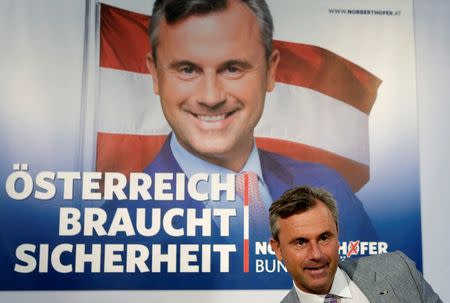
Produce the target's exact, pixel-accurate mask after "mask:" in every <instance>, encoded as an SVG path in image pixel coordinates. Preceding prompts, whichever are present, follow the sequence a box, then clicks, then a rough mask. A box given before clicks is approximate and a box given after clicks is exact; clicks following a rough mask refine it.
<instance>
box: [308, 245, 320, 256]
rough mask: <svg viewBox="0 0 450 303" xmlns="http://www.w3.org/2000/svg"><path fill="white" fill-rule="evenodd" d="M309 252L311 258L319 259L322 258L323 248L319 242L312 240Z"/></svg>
mask: <svg viewBox="0 0 450 303" xmlns="http://www.w3.org/2000/svg"><path fill="white" fill-rule="evenodd" d="M308 253H309V258H310V259H314V260H317V259H320V258H322V250H321V248H320V245H319V243H315V242H311V243H310V245H309V250H308Z"/></svg>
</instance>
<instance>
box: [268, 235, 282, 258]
mask: <svg viewBox="0 0 450 303" xmlns="http://www.w3.org/2000/svg"><path fill="white" fill-rule="evenodd" d="M270 247H272V250H273V251H274V252H275V255H276V256H277V259H278V260H280V261H282V260H283V256H282V255H281V249H280V243H278V241H276V240H274V239H273V238H272V239H270Z"/></svg>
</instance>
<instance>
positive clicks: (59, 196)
mask: <svg viewBox="0 0 450 303" xmlns="http://www.w3.org/2000/svg"><path fill="white" fill-rule="evenodd" d="M105 2H106V1H105ZM150 2H151V1H150ZM268 4H269V9H270V11H271V14H272V16H273V23H274V36H273V39H274V41H273V49H276V50H277V51H278V52H279V55H280V61H279V64H278V67H277V70H276V74H275V84H274V88H273V90H271V91H270V92H267V94H266V95H265V97H264V96H263V97H262V98H260V99H259V102H260V104H259V106H255V105H254V104H253V103H247V105H246V106H253V107H254V108H255V110H263V111H262V116H261V117H256V118H255V117H254V116H253V115H252V113H251V112H250V113H249V115H250V117H251V118H252V119H253V120H254V121H253V122H254V124H255V128H254V132H253V134H254V140H253V141H252V142H254V143H255V145H253V147H252V149H251V153H249V154H248V155H246V156H245V157H244V165H241V166H240V167H239V169H237V170H233V169H230V168H229V167H221V166H220V165H218V164H217V163H210V162H209V161H207V160H205V159H208V157H204V156H202V155H200V157H197V154H196V153H195V152H194V153H192V152H190V150H189V149H186V148H185V145H183V144H180V142H179V141H181V138H182V136H183V133H188V134H185V135H186V136H188V135H189V130H190V127H191V126H190V125H189V123H190V122H189V121H190V120H189V119H188V120H181V121H182V123H179V120H177V119H173V117H172V116H171V114H172V112H171V110H173V111H175V112H176V111H177V109H173V108H169V107H166V108H165V110H164V106H166V103H165V102H167V100H164V96H163V94H161V93H160V92H161V90H158V89H156V90H155V87H154V85H155V82H154V80H153V78H152V77H154V76H155V75H154V74H153V75H152V74H151V72H150V71H149V69H148V67H147V64H146V58H148V57H147V54H148V53H149V52H150V53H151V49H150V45H151V44H150V41H149V38H148V34H147V27H148V25H149V22H151V19H152V16H151V7H152V5H153V3H151V4H149V2H148V1H141V2H132V3H130V4H129V5H128V4H127V2H124V1H107V2H106V3H94V2H92V3H89V4H88V6H87V7H86V13H85V16H84V17H85V20H84V21H85V27H84V28H80V31H82V33H83V35H84V40H82V41H80V43H83V48H84V52H83V66H80V79H81V81H82V89H81V93H80V103H79V104H77V106H79V108H80V111H79V114H78V115H74V116H65V117H60V116H58V112H55V108H54V107H53V106H52V103H51V102H46V100H45V98H44V99H40V100H39V102H40V103H37V104H34V106H35V108H34V107H33V108H30V109H29V111H31V112H35V114H36V115H37V116H39V119H42V121H46V123H49V124H52V125H53V126H54V129H55V131H54V132H52V133H50V134H49V133H47V134H41V133H39V132H38V130H37V129H36V130H34V129H33V128H32V127H30V124H29V123H27V119H28V118H27V117H26V116H15V115H4V117H3V115H2V120H1V122H0V123H2V127H1V133H2V136H1V140H2V142H3V143H2V145H3V146H4V148H3V150H2V153H1V154H2V157H1V160H0V161H1V163H2V164H1V167H2V171H1V175H0V178H1V179H0V180H1V185H2V186H1V189H0V194H1V198H0V216H1V220H0V224H1V225H2V228H1V230H2V233H1V235H2V237H1V240H2V241H1V249H0V264H2V266H1V267H0V280H1V282H2V283H1V285H2V286H1V289H2V290H115V289H121V290H262V289H264V290H266V289H289V288H290V287H291V286H292V281H291V278H290V276H289V274H288V273H287V272H286V268H285V267H284V265H283V263H282V262H280V261H278V260H277V259H276V257H275V256H274V253H273V251H272V250H271V248H270V245H269V239H270V230H269V225H268V208H269V207H270V203H271V201H273V200H275V199H277V198H278V197H279V196H280V195H281V194H282V193H283V192H284V191H285V190H287V189H289V188H291V187H294V186H301V185H311V186H315V187H324V188H325V189H327V190H329V191H331V192H332V193H333V195H334V196H335V198H336V200H337V204H338V208H339V213H340V221H339V225H340V226H339V227H340V244H341V247H340V251H339V252H340V255H341V258H342V259H344V258H351V257H358V256H362V255H372V254H379V253H385V252H388V251H394V250H397V249H400V250H402V251H403V252H405V253H406V254H407V255H408V256H409V257H411V258H412V259H413V260H415V262H416V263H417V265H418V267H419V268H421V264H422V261H421V260H422V256H421V229H420V192H419V163H418V141H417V102H416V89H415V59H414V32H413V14H412V3H411V1H395V2H392V1H389V2H388V1H383V2H377V3H376V4H373V3H369V2H368V1H366V2H360V1H358V2H347V3H346V4H345V5H343V4H342V3H341V2H338V1H325V2H320V3H316V2H314V3H313V2H312V1H294V0H292V1H283V2H276V1H269V2H268ZM198 17H199V18H200V17H201V16H198ZM29 26H31V25H29ZM220 37H221V33H217V37H216V38H215V39H218V40H217V42H218V43H221V41H222V40H221V39H220ZM61 39H63V35H62V36H61ZM160 39H164V37H160ZM30 43H31V42H30ZM214 43H216V42H214ZM195 46H196V44H195V43H194V44H192V45H191V44H190V42H189V41H188V42H186V43H185V44H184V45H178V46H177V47H178V49H180V50H181V49H188V48H189V47H194V48H195ZM54 47H56V48H57V47H60V46H59V45H55V46H54ZM196 55H197V57H198V58H200V59H202V58H203V57H205V58H207V57H208V56H211V53H208V52H206V53H202V51H199V52H197V53H196ZM200 59H199V60H200ZM32 80H33V79H31V81H32ZM236 81H238V80H236ZM176 89H177V88H176V87H172V88H171V90H172V91H176ZM23 93H24V94H25V92H23ZM251 93H254V92H251ZM224 100H225V101H224V104H227V100H228V99H227V98H224ZM255 102H256V101H255ZM237 103H239V102H237ZM237 103H236V101H235V104H237ZM3 104H5V108H4V110H3V112H4V113H5V112H11V109H10V108H8V109H7V108H6V104H9V103H8V102H7V103H2V105H3ZM249 104H250V105H249ZM244 105H245V104H244ZM244 105H242V107H245V106H244ZM14 106H17V107H20V106H21V105H20V104H17V105H14ZM225 108H226V110H224V111H223V112H219V111H217V112H214V111H212V112H211V113H210V114H203V113H194V110H191V113H190V114H191V116H195V118H196V119H198V120H202V121H203V122H204V123H218V124H219V123H221V122H220V121H221V120H226V119H229V120H230V121H233V120H232V117H233V115H236V112H238V109H239V108H240V107H235V108H233V106H232V105H230V107H225ZM19 118H20V119H19ZM18 121H19V122H20V121H22V122H21V123H18ZM203 122H202V123H203ZM183 123H186V124H183ZM169 124H170V125H172V127H171V126H169ZM180 124H181V125H180ZM244 124H245V123H244ZM11 127H14V128H21V127H23V128H24V129H25V128H26V132H21V133H23V134H24V135H22V137H21V138H20V140H18V139H17V138H13V137H12V136H13V135H14V134H15V133H16V132H15V131H14V129H13V130H12V131H8V129H10V128H11ZM67 129H70V130H73V131H74V133H76V134H77V136H78V137H77V140H78V141H77V142H78V145H77V147H76V150H74V151H72V153H61V154H58V157H54V158H49V157H47V156H46V155H47V152H49V151H52V150H51V148H54V149H56V148H57V147H55V146H54V145H52V144H54V142H58V144H61V145H64V144H65V142H68V140H73V138H67V136H66V135H65V134H66V133H65V131H67ZM186 130H187V131H186ZM177 132H179V133H177ZM238 133H239V132H238ZM48 137H50V138H51V139H47V141H46V140H45V138H48ZM39 138H43V139H42V140H40V139H39ZM177 138H178V141H177ZM207 139H209V138H207V137H205V138H202V137H196V140H197V141H195V142H192V144H193V145H194V146H195V144H200V145H202V144H204V145H207V143H208V142H207ZM203 140H204V142H203ZM42 146H45V147H46V148H42ZM213 147H214V148H217V149H218V150H220V148H221V147H222V146H221V145H220V144H218V146H213ZM211 148H212V147H211ZM18 149H19V150H20V149H29V150H33V151H35V152H34V153H33V156H32V157H30V158H22V157H20V156H18V154H19V155H20V153H17V152H16V150H18ZM194 150H195V148H194ZM255 178H256V179H255ZM252 180H256V184H257V185H255V186H256V187H252V186H253V185H252ZM255 188H256V189H255ZM255 192H258V193H257V194H255ZM255 195H256V196H259V199H253V196H255ZM256 200H260V201H259V202H262V204H261V205H259V206H258V204H257V202H255V201H256Z"/></svg>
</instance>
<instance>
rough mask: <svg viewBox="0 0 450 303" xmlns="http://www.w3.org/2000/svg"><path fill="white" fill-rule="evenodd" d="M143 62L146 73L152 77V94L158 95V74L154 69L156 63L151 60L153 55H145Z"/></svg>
mask: <svg viewBox="0 0 450 303" xmlns="http://www.w3.org/2000/svg"><path fill="white" fill-rule="evenodd" d="M145 59H146V60H145V62H146V64H147V68H148V71H149V72H150V74H151V75H152V81H153V92H154V93H155V94H156V95H159V85H158V72H157V69H156V61H155V60H154V59H153V55H152V53H151V52H149V53H147V55H146V56H145Z"/></svg>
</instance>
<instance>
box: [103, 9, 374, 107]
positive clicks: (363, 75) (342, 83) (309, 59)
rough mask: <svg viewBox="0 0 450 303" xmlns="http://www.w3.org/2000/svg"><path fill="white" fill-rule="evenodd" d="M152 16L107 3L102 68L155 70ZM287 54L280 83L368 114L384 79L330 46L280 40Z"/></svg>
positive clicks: (276, 43)
mask: <svg viewBox="0 0 450 303" xmlns="http://www.w3.org/2000/svg"><path fill="white" fill-rule="evenodd" d="M149 22H150V17H149V16H146V15H143V14H138V13H134V12H130V11H127V10H123V9H119V8H115V7H112V6H109V5H106V4H102V5H101V23H100V24H101V25H100V41H101V45H100V66H101V67H107V68H114V69H119V70H126V71H131V72H137V73H149V72H148V70H147V68H146V65H145V55H146V54H147V53H148V52H149V51H150V45H149V39H148V36H147V26H148V23H149ZM274 47H275V48H277V49H279V51H280V53H281V59H280V66H279V68H278V72H277V75H276V80H277V81H278V82H282V83H286V84H291V85H297V86H303V87H307V88H311V89H314V90H316V91H319V92H321V93H323V94H326V95H328V96H331V97H333V98H335V99H338V100H341V101H344V102H346V103H348V104H350V105H352V106H354V107H355V108H357V109H359V110H361V111H362V112H364V113H366V114H368V113H369V112H370V110H371V108H372V106H373V103H374V102H375V98H376V95H377V89H378V87H379V85H380V84H381V80H380V79H378V78H377V77H375V76H374V75H372V74H371V73H369V72H368V71H366V70H364V69H362V68H361V67H359V66H357V65H356V64H354V63H352V62H350V61H348V60H346V59H344V58H343V57H340V56H339V55H337V54H334V53H332V52H330V51H328V50H326V49H323V48H320V47H317V46H313V45H307V44H301V43H293V42H286V41H274Z"/></svg>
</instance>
